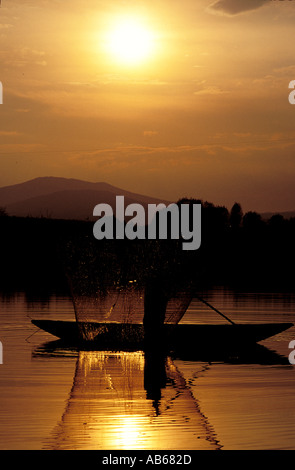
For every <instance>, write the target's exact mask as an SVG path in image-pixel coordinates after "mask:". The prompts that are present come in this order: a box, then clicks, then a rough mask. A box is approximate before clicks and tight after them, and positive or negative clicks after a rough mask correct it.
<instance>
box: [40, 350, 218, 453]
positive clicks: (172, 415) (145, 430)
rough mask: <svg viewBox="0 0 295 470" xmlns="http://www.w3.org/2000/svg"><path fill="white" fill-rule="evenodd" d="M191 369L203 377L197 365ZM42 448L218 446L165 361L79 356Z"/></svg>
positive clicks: (142, 356)
mask: <svg viewBox="0 0 295 470" xmlns="http://www.w3.org/2000/svg"><path fill="white" fill-rule="evenodd" d="M155 367H156V369H157V372H156V373H155ZM196 367H197V368H198V370H199V371H200V373H203V371H204V366H203V364H199V365H198V366H196ZM194 373H195V375H196V373H197V371H196V370H194ZM44 448H45V449H50V450H51V449H54V450H67V449H71V450H73V449H79V450H85V449H93V450H94V449H96V450H99V449H103V450H106V449H112V450H118V449H121V450H130V449H132V450H133V449H138V450H146V449H149V450H153V449H165V451H166V450H173V449H178V450H180V449H187V448H189V449H195V450H201V449H202V450H215V449H219V448H220V445H219V443H218V440H217V436H216V434H215V432H214V429H213V428H212V426H211V424H210V423H209V421H208V419H207V417H206V416H205V415H204V414H203V413H202V412H201V410H200V406H199V404H198V401H197V400H196V398H195V397H194V396H193V394H192V392H191V390H190V388H189V387H188V385H187V383H186V381H185V379H184V378H183V377H182V374H181V373H180V371H179V370H178V368H177V366H176V365H175V364H174V362H173V361H172V360H171V358H166V357H164V356H158V355H157V359H156V358H154V359H153V358H150V357H148V358H147V357H146V355H145V354H144V353H143V352H140V351H138V352H122V351H121V352H117V353H115V352H106V351H79V354H78V357H77V363H76V370H75V376H74V381H73V387H72V389H71V392H70V394H69V397H68V400H67V403H66V407H65V410H64V413H63V415H62V418H61V420H60V421H59V423H58V424H57V425H56V427H55V428H54V430H53V432H52V433H51V436H50V437H48V439H46V442H45V443H44Z"/></svg>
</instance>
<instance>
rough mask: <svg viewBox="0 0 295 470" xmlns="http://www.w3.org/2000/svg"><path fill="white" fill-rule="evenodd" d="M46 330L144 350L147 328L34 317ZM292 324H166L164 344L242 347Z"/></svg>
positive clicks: (97, 344)
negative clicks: (145, 330)
mask: <svg viewBox="0 0 295 470" xmlns="http://www.w3.org/2000/svg"><path fill="white" fill-rule="evenodd" d="M32 323H33V324H34V325H35V326H37V327H38V328H41V329H42V330H45V331H46V332H48V333H50V334H52V335H54V336H56V337H58V338H61V339H62V340H64V341H67V342H70V343H71V344H72V345H81V344H84V345H85V344H87V345H88V346H91V347H93V348H95V349H97V350H101V349H115V350H118V349H125V350H126V349H127V350H128V349H144V327H143V325H142V324H132V323H98V322H75V321H54V320H32ZM291 326H293V323H245V324H233V325H232V324H218V325H211V324H185V323H183V324H173V325H172V324H168V323H166V324H164V325H163V326H162V330H161V345H162V346H163V347H164V348H165V349H168V350H169V351H186V350H190V351H194V350H205V349H206V350H213V349H215V350H217V349H220V348H221V349H222V350H223V351H225V350H229V349H232V348H241V347H244V346H248V345H251V344H255V343H257V342H259V341H262V340H264V339H266V338H269V337H271V336H274V335H276V334H278V333H281V332H282V331H284V330H286V329H288V328H290V327H291Z"/></svg>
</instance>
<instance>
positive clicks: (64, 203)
mask: <svg viewBox="0 0 295 470" xmlns="http://www.w3.org/2000/svg"><path fill="white" fill-rule="evenodd" d="M116 196H124V197H125V207H126V205H128V204H132V203H139V204H141V205H142V206H143V207H144V208H145V209H146V207H147V205H148V204H160V203H164V204H166V205H167V204H170V202H169V201H164V200H160V199H157V198H153V197H149V196H145V195H142V194H136V193H132V192H130V191H126V190H124V189H121V188H117V187H115V186H112V185H110V184H108V183H104V182H98V183H92V182H88V181H83V180H78V179H72V178H59V177H40V178H35V179H32V180H30V181H26V182H24V183H19V184H15V185H11V186H5V187H2V188H0V207H5V209H6V211H7V213H8V215H12V216H19V217H26V216H31V217H51V218H54V219H77V220H87V219H89V220H92V219H94V218H93V215H92V214H93V209H94V207H95V206H96V205H97V204H100V203H105V204H109V205H110V206H111V207H112V208H113V211H115V204H116Z"/></svg>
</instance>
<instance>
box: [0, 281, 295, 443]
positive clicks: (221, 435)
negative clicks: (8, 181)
mask: <svg viewBox="0 0 295 470" xmlns="http://www.w3.org/2000/svg"><path fill="white" fill-rule="evenodd" d="M204 297H205V298H206V300H207V301H209V302H210V303H212V304H213V305H214V306H215V307H216V308H218V309H219V310H220V311H221V312H223V313H225V314H226V315H227V316H229V317H230V318H231V319H232V320H233V321H235V322H237V323H239V322H240V323H246V322H293V323H295V295H294V294H288V293H284V294H282V293H272V294H266V293H259V294H257V293H255V294H254V293H251V292H249V293H242V294H240V293H234V292H231V291H226V290H215V291H214V292H209V293H207V294H206V296H205V295H204ZM0 306H1V313H0V315H1V317H0V340H1V343H2V345H3V364H0V448H1V449H102V450H107V449H110V450H112V449H124V450H129V449H130V450H131V449H132V450H133V449H150V450H154V449H162V450H169V449H174V450H182V449H185V450H188V449H190V450H193V449H209V450H210V449H211V450H215V449H225V450H226V449H295V401H294V388H295V366H293V365H290V364H289V362H288V356H289V354H290V352H291V350H290V349H289V342H290V341H291V340H293V339H295V327H292V328H290V329H289V330H287V331H285V332H283V333H281V334H279V335H277V336H275V337H273V338H269V339H268V340H266V341H264V342H263V343H262V344H263V345H264V346H266V347H267V349H268V350H269V351H270V352H275V353H277V356H276V358H275V359H274V360H273V357H272V356H270V360H269V361H266V363H265V361H264V360H262V359H261V357H260V356H259V355H258V356H257V358H255V360H252V361H250V362H247V360H245V361H244V362H242V363H239V362H237V361H236V362H235V361H232V363H230V362H227V363H225V362H222V361H219V360H216V361H215V362H214V361H213V362H204V361H196V360H194V361H190V360H185V361H183V360H179V359H178V360H173V359H171V358H167V359H166V361H164V360H163V363H162V364H159V369H161V367H162V371H164V372H165V374H164V375H163V377H164V378H163V377H162V379H161V380H162V382H159V384H160V385H159V386H158V387H155V388H152V389H150V388H148V387H146V383H145V377H146V367H147V364H146V360H145V356H144V354H143V352H141V351H138V352H132V353H127V352H101V351H100V352H98V351H77V350H73V349H72V350H70V349H62V348H60V347H56V345H55V343H50V344H49V345H48V342H52V341H53V340H55V339H56V338H54V337H53V336H51V335H49V334H47V333H45V332H43V331H40V330H38V329H37V328H36V327H35V326H33V325H32V324H31V319H32V318H44V319H55V320H57V319H59V320H71V319H74V311H73V306H72V302H71V300H70V299H69V298H67V297H60V296H52V297H51V298H50V299H46V300H44V299H43V300H42V299H37V298H33V299H27V298H26V296H25V294H23V293H15V294H14V295H11V296H5V295H1V297H0ZM182 322H185V323H204V322H206V323H219V322H222V323H224V322H225V320H224V319H222V318H221V317H220V316H219V315H218V314H217V313H215V312H213V311H211V310H209V309H208V308H207V307H205V306H204V305H203V304H201V303H200V302H199V301H197V300H194V301H193V302H192V303H191V305H190V307H189V309H188V311H187V313H186V314H185V316H184V317H183V319H182Z"/></svg>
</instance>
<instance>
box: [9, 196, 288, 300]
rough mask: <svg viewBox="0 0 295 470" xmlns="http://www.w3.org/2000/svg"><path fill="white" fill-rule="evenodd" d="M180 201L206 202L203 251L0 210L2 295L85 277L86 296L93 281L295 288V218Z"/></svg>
mask: <svg viewBox="0 0 295 470" xmlns="http://www.w3.org/2000/svg"><path fill="white" fill-rule="evenodd" d="M178 203H190V204H193V203H201V204H202V241H201V246H200V248H199V249H198V250H195V251H189V252H186V251H183V250H182V249H181V240H127V239H124V240H96V239H95V238H94V236H93V221H78V220H61V219H51V218H46V217H39V218H33V217H16V216H9V215H8V214H6V211H5V209H4V208H0V231H1V245H0V261H1V263H0V289H1V290H2V291H3V292H7V293H9V292H13V291H17V290H23V291H25V292H26V293H27V295H28V297H30V295H32V296H33V295H34V294H37V295H38V294H40V295H42V296H44V297H46V296H48V297H50V295H51V294H53V293H60V294H67V293H69V292H70V289H69V282H68V276H70V277H72V278H74V277H75V275H76V274H77V275H78V276H79V278H80V279H81V278H82V279H83V280H84V281H85V284H84V287H85V293H86V291H87V292H89V291H91V289H92V287H94V288H95V286H91V277H92V276H93V275H94V277H96V278H100V279H103V280H104V281H102V284H103V282H105V283H106V284H109V283H115V284H116V283H117V284H118V283H119V284H120V283H121V285H124V283H125V285H127V284H128V283H129V282H130V281H132V282H134V281H135V282H136V283H137V285H138V286H141V285H143V284H144V285H146V283H150V284H152V285H157V284H159V283H160V284H161V286H164V289H167V290H169V291H170V290H171V289H172V290H173V289H174V288H176V289H179V288H181V286H183V287H188V286H190V288H191V289H192V290H193V291H195V292H196V293H197V292H200V291H202V290H206V289H210V288H211V287H214V286H218V285H222V286H228V287H231V288H236V289H240V290H245V289H249V288H250V289H252V290H264V291H271V290H286V291H287V290H288V291H293V290H294V287H295V284H294V274H293V273H294V264H295V250H294V240H295V218H290V219H285V218H284V217H283V216H281V215H274V216H272V217H271V218H270V219H268V220H263V219H262V217H261V216H260V215H259V214H258V213H256V212H248V213H246V214H243V211H242V208H241V206H240V204H238V203H235V204H234V205H233V207H232V208H231V210H228V209H227V208H225V207H220V206H215V205H213V204H212V203H208V202H203V201H200V200H195V199H194V200H193V199H182V200H180V201H178ZM113 285H114V284H113ZM165 286H166V287H165ZM102 288H103V286H102Z"/></svg>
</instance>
